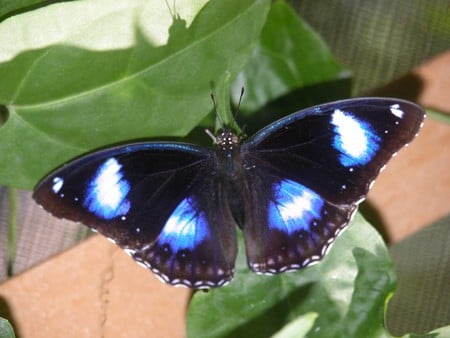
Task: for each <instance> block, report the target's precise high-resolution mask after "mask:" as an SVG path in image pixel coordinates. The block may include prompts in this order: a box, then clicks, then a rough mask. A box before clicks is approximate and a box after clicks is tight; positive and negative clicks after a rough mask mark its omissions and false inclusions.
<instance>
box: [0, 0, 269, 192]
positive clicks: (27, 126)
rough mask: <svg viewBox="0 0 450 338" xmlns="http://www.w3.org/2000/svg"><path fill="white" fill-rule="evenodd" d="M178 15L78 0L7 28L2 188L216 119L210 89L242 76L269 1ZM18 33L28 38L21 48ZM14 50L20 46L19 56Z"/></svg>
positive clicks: (139, 4) (1, 89)
mask: <svg viewBox="0 0 450 338" xmlns="http://www.w3.org/2000/svg"><path fill="white" fill-rule="evenodd" d="M161 4H162V5H161ZM197 4H198V3H197ZM175 6H176V8H175V9H169V8H168V7H167V2H163V1H159V0H154V1H143V0H142V1H137V0H136V1H130V2H126V3H124V2H121V1H113V2H111V6H109V2H108V6H105V2H104V1H99V0H93V1H80V2H70V3H62V4H57V5H54V6H48V7H45V8H42V9H39V10H36V11H33V12H32V13H26V14H23V15H19V16H16V17H13V18H10V19H9V20H6V21H5V22H3V23H2V24H1V25H0V45H2V47H4V46H7V47H8V48H5V50H9V49H10V48H11V49H13V51H12V52H10V53H9V54H8V55H6V56H5V55H3V57H2V58H1V59H2V60H4V62H3V63H1V64H0V78H1V79H2V81H1V83H0V103H1V104H4V105H5V106H6V107H7V110H8V114H7V115H8V117H7V119H6V122H4V124H3V125H2V126H0V154H1V155H0V156H1V158H0V163H8V165H4V166H1V167H0V184H8V185H13V186H17V187H22V188H31V187H32V186H33V185H34V184H35V183H36V181H37V180H38V179H39V178H40V177H42V176H43V175H44V174H46V173H47V172H49V171H50V170H51V169H53V168H55V167H56V166H58V165H60V164H61V163H63V162H64V161H66V160H68V159H70V158H73V157H74V156H77V155H79V154H81V153H84V152H86V151H88V150H91V149H93V148H97V147H101V146H104V145H106V144H111V143H115V142H120V141H123V140H129V139H136V138H143V137H155V136H169V135H171V136H182V135H186V134H187V133H188V132H189V131H190V130H191V129H192V128H193V127H194V126H196V125H197V124H198V123H199V121H201V120H202V119H203V118H204V117H205V116H206V115H207V114H208V113H209V112H210V111H211V109H212V103H211V101H210V98H209V93H210V91H211V84H214V83H221V81H223V80H222V78H223V77H224V76H229V77H230V78H231V79H233V78H234V77H235V76H236V75H237V73H238V72H239V70H240V69H241V68H242V66H243V65H244V63H245V62H246V60H247V59H248V57H249V54H250V52H251V50H252V49H253V46H254V44H255V43H256V41H257V39H258V36H259V33H260V30H261V28H262V25H263V23H264V21H265V17H266V15H267V12H268V9H269V1H268V0H245V1H241V0H232V1H227V2H224V1H218V0H215V1H211V2H210V3H208V4H206V5H204V6H203V7H199V6H198V5H197V6H196V7H195V8H196V9H197V10H198V13H196V15H194V16H192V13H193V10H192V8H191V7H190V6H191V5H190V2H187V1H186V2H184V3H182V2H180V3H179V2H176V4H175ZM183 6H184V7H183ZM153 11H155V12H156V13H157V14H158V13H163V12H164V13H165V15H163V16H162V17H161V18H159V17H157V16H155V14H152V15H150V13H154V12H153ZM171 11H173V12H174V13H176V16H175V17H174V18H172V16H171ZM183 13H188V14H189V15H190V16H189V15H188V19H189V18H191V17H192V18H193V19H192V21H191V22H190V23H189V21H186V20H187V19H184V17H182V16H181V14H183ZM147 14H149V15H148V16H147ZM80 17H82V18H83V20H82V22H81V23H80V22H79V18H80ZM46 20H47V21H50V22H53V23H56V22H57V23H58V24H57V25H56V24H54V25H46V24H43V23H42V22H44V21H46ZM155 20H156V22H155ZM158 20H159V21H158ZM16 26H17V27H19V28H20V29H18V30H17V31H14V30H13V27H16ZM5 27H6V28H5ZM118 27H120V29H118ZM8 30H9V31H10V32H15V33H14V34H13V35H15V38H14V36H13V37H7V36H6V35H7V34H5V33H4V32H5V31H8ZM242 31H245V32H246V34H240V32H242ZM2 32H3V33H2ZM19 32H29V34H30V35H29V36H27V39H19V37H20V36H21V35H20V33H19ZM167 33H168V34H167ZM5 41H6V42H8V43H9V44H6V45H5V43H4V42H5ZM15 41H23V42H22V44H19V45H20V46H21V47H22V48H21V49H18V47H15V44H14V43H13V42H15ZM93 41H95V43H94V42H93ZM116 41H117V42H116ZM36 48H37V49H36ZM205 139H206V138H205Z"/></svg>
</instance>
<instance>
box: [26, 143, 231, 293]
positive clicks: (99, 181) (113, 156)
mask: <svg viewBox="0 0 450 338" xmlns="http://www.w3.org/2000/svg"><path fill="white" fill-rule="evenodd" d="M215 163H216V162H215V160H214V152H213V151H211V150H208V149H205V148H200V147H196V146H190V145H186V144H177V143H138V144H130V145H127V146H122V147H115V148H110V149H107V150H102V151H98V152H95V153H92V154H90V155H87V156H84V157H81V158H80V159H78V160H75V161H73V162H71V163H69V164H68V165H65V166H63V167H62V168H60V169H59V170H57V171H55V172H53V173H52V174H51V175H49V176H48V177H46V178H45V179H44V180H43V181H42V182H41V183H40V184H39V185H38V186H37V187H36V189H35V193H34V198H35V199H36V201H37V202H38V203H39V204H41V205H43V206H44V207H45V209H47V210H48V211H50V212H51V213H52V214H53V215H55V216H57V217H60V218H67V219H70V220H73V221H77V222H81V223H83V224H85V225H87V226H89V227H91V228H92V229H94V230H96V231H98V232H100V233H102V234H103V235H105V236H106V237H108V238H110V239H112V240H113V241H114V242H115V243H117V244H118V245H120V246H121V247H122V248H124V249H125V250H126V251H127V252H128V253H129V254H131V255H132V257H133V258H134V259H136V260H137V261H138V262H140V263H142V264H143V265H145V266H146V267H148V268H150V269H152V270H153V271H154V272H156V273H157V275H158V276H160V277H161V278H162V279H164V281H166V282H168V283H171V284H175V285H176V284H182V285H186V286H190V287H196V288H202V287H211V286H218V285H221V284H223V283H225V282H226V281H228V280H230V279H231V278H232V274H233V266H234V260H235V256H236V244H235V243H234V244H233V245H231V244H230V245H227V246H224V243H229V242H232V241H233V240H234V241H235V225H234V222H233V221H232V218H231V216H230V213H229V210H228V208H227V205H226V203H225V202H224V201H223V199H222V198H223V197H222V196H221V193H220V191H219V190H218V189H216V186H217V184H216V181H215V176H214V175H213V173H214V169H215V168H214V166H215ZM212 186H214V189H213V187H212ZM211 210H214V213H213V212H211Z"/></svg>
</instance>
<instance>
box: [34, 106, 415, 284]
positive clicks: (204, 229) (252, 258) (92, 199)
mask: <svg viewBox="0 0 450 338" xmlns="http://www.w3.org/2000/svg"><path fill="white" fill-rule="evenodd" d="M423 117H424V113H423V110H422V109H421V108H420V107H418V106H416V105H414V104H412V103H410V102H407V101H402V100H396V99H384V98H367V99H353V100H344V101H338V102H333V103H329V104H325V105H321V106H317V107H313V108H309V109H306V110H303V111H300V112H297V113H294V114H292V115H289V116H287V117H285V118H283V119H281V120H279V121H276V122H274V123H272V124H270V125H269V126H267V127H266V128H264V129H262V130H261V131H259V132H258V133H256V134H255V135H254V136H253V137H251V138H250V139H248V140H241V138H240V137H238V136H237V135H235V134H234V133H233V132H232V131H230V130H227V129H225V130H223V131H222V132H221V133H219V135H217V137H216V142H215V143H216V145H215V147H214V148H205V147H200V146H196V145H190V144H185V143H169V142H143V143H134V144H127V145H123V146H119V147H113V148H108V149H105V150H100V151H97V152H94V153H92V154H88V155H85V156H83V157H81V158H79V159H77V160H74V161H72V162H70V163H68V164H67V165H65V166H63V167H61V168H60V169H58V170H56V171H55V172H53V173H51V174H50V175H49V176H47V177H46V178H45V179H44V180H42V181H41V183H39V185H38V186H37V187H36V189H35V193H34V198H35V199H36V200H37V202H38V203H40V204H41V205H43V206H44V208H46V209H47V210H49V211H50V212H52V213H53V214H54V215H55V216H57V217H64V218H68V219H71V220H74V221H79V222H82V223H84V224H86V225H87V226H89V227H91V228H92V229H94V230H96V231H98V232H100V233H102V234H104V235H105V236H107V237H109V238H111V239H112V240H113V241H115V242H116V243H117V244H118V245H119V246H121V247H122V248H124V249H125V250H126V251H127V252H128V253H129V254H130V255H131V256H132V257H133V258H134V259H135V260H136V261H137V262H139V263H141V264H143V265H144V266H146V267H147V268H150V269H151V270H152V271H153V272H155V273H156V274H157V275H158V276H159V277H160V278H161V279H163V280H164V281H165V282H167V283H170V284H173V285H183V286H188V287H191V288H209V287H217V286H221V285H224V284H225V283H227V282H228V281H229V280H231V279H232V277H233V269H234V261H235V259H236V254H237V244H236V229H237V228H236V225H238V227H239V228H240V229H241V230H242V231H243V234H244V239H245V245H246V254H247V259H248V265H249V267H250V268H251V269H252V270H253V271H255V272H257V273H263V274H275V273H279V272H284V271H289V270H297V269H300V268H302V267H305V266H307V265H309V264H311V263H314V262H317V261H319V260H320V259H321V258H322V257H323V256H324V255H325V254H326V252H327V250H328V249H329V247H330V244H331V243H332V242H333V241H334V240H335V238H336V236H337V235H338V234H339V233H340V232H341V231H342V230H343V229H344V228H345V227H346V226H347V224H348V223H349V222H350V220H351V217H352V215H353V213H354V212H355V210H356V208H357V205H358V203H360V201H361V200H362V199H364V197H365V196H366V194H367V192H368V190H369V188H370V185H371V184H372V182H373V181H374V179H375V177H376V176H377V175H378V173H379V171H380V170H381V169H382V168H383V167H384V165H385V164H386V162H387V161H388V160H389V159H390V158H391V156H392V155H393V154H395V152H396V151H398V150H399V149H400V148H401V147H402V146H404V145H405V144H407V143H408V142H410V141H411V140H412V139H413V138H414V136H415V135H416V134H417V132H418V130H419V128H420V126H421V124H422V121H423Z"/></svg>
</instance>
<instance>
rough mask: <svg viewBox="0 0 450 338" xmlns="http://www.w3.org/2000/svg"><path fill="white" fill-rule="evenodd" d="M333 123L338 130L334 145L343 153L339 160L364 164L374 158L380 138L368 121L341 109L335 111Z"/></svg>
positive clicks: (346, 162) (344, 162)
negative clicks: (363, 120)
mask: <svg viewBox="0 0 450 338" xmlns="http://www.w3.org/2000/svg"><path fill="white" fill-rule="evenodd" d="M331 123H332V124H333V125H334V126H335V129H334V130H335V132H336V135H335V137H334V141H333V147H334V148H335V149H336V150H338V151H339V152H340V153H341V155H340V156H339V160H340V162H341V164H342V165H343V166H345V167H349V166H354V165H364V164H367V163H368V162H369V161H370V160H372V158H373V157H374V156H375V154H376V152H377V150H378V149H379V147H380V145H379V142H380V138H379V137H378V135H376V133H375V132H374V131H373V129H372V128H371V126H370V125H369V124H368V123H365V122H362V121H360V120H358V119H357V118H355V117H353V116H352V115H350V114H346V113H345V112H343V111H342V110H340V109H336V110H335V111H334V112H333V115H332V119H331Z"/></svg>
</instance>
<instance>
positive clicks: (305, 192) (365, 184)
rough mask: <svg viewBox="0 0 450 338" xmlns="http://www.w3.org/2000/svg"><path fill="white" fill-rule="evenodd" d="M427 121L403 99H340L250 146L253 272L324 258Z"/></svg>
mask: <svg viewBox="0 0 450 338" xmlns="http://www.w3.org/2000/svg"><path fill="white" fill-rule="evenodd" d="M423 117H424V114H423V110H422V109H421V108H420V107H418V106H416V105H415V104H412V103H410V102H406V101H402V100H397V99H379V98H372V99H371V98H367V99H353V100H345V101H338V102H334V103H331V104H325V105H322V106H317V107H313V108H309V109H306V110H303V111H300V112H298V113H295V114H292V115H290V116H288V117H286V118H283V119H281V120H279V121H276V122H274V123H273V124H271V125H269V126H267V127H266V128H264V129H262V130H261V131H260V132H258V133H257V134H256V135H254V136H253V137H252V138H251V139H249V141H248V142H246V143H244V145H243V146H242V148H241V153H242V158H243V163H244V167H245V168H247V171H246V180H247V182H248V186H249V187H250V188H249V189H247V191H246V192H245V194H246V196H247V197H246V199H247V200H248V201H249V206H248V207H247V208H246V211H245V217H244V219H245V222H244V226H243V231H244V235H245V240H246V247H247V258H248V263H249V266H250V267H251V268H252V269H253V270H254V271H256V272H260V273H278V272H282V271H286V270H292V269H299V268H301V267H303V266H306V265H308V264H310V263H312V262H315V261H317V260H319V259H321V258H322V257H323V255H324V254H325V253H326V251H327V249H328V248H329V246H330V244H331V243H332V242H333V241H334V239H335V238H336V236H337V235H338V234H339V233H340V232H341V230H342V229H344V228H345V227H346V225H347V224H348V223H349V222H350V219H351V217H352V215H353V213H354V212H355V210H356V208H357V205H358V203H360V202H361V201H362V200H363V199H364V198H365V196H366V194H367V192H368V190H369V188H370V185H371V184H372V182H373V181H374V179H375V178H376V176H377V175H378V173H379V172H380V170H381V169H382V168H383V166H384V165H385V164H386V162H387V161H388V160H389V159H390V158H391V157H392V156H393V154H395V153H396V152H397V151H398V150H399V149H400V148H401V147H403V146H404V145H405V144H407V143H408V142H410V141H411V140H412V139H413V138H414V137H415V135H416V134H417V132H418V131H419V129H420V126H421V124H422V121H423Z"/></svg>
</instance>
